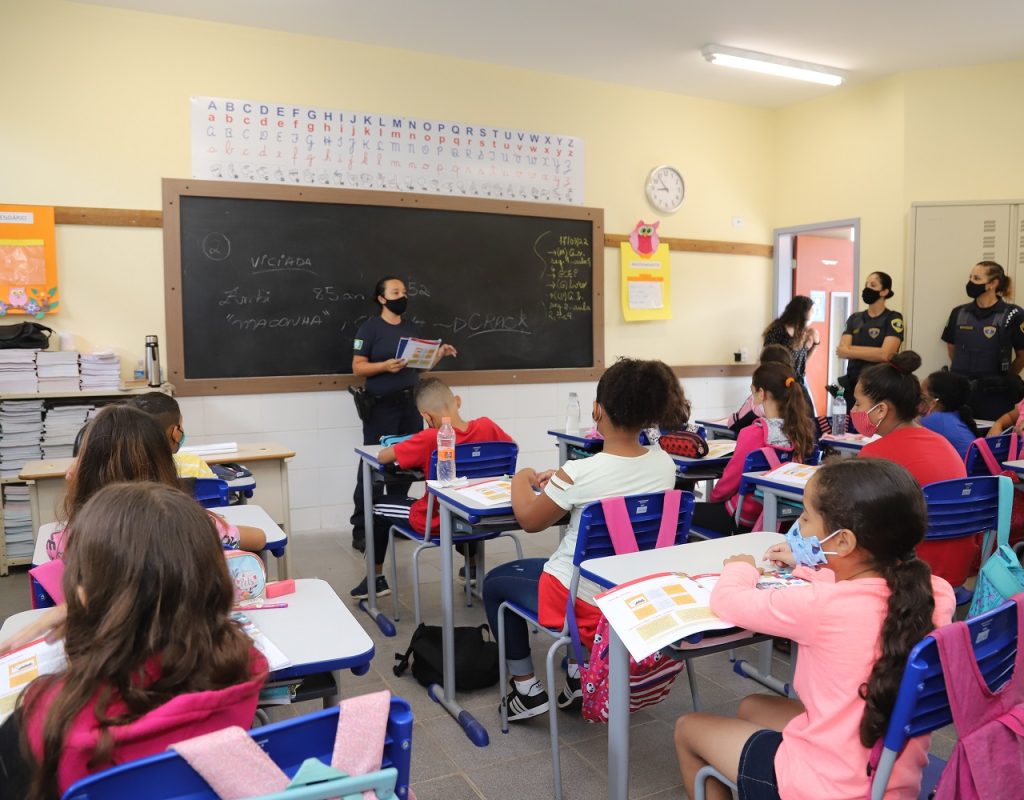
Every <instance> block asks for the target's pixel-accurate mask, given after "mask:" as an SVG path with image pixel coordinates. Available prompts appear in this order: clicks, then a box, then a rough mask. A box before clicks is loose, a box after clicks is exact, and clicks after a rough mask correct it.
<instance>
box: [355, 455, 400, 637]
mask: <svg viewBox="0 0 1024 800" xmlns="http://www.w3.org/2000/svg"><path fill="white" fill-rule="evenodd" d="M360 469H362V471H363V520H364V525H365V526H366V599H365V600H360V601H359V607H360V608H361V609H362V610H363V611H365V612H366V613H367V614H369V615H370V616H371V617H372V618H373V621H374V622H376V623H377V627H378V628H380V631H381V633H383V634H384V635H385V636H394V635H395V624H394V623H393V622H392V621H391V620H390V619H388V618H387V616H385V615H384V612H383V611H381V610H380V609H379V608H377V572H376V570H375V569H374V555H373V544H374V542H373V475H372V474H371V473H370V464H369V462H367V461H366V460H365V459H361V464H360Z"/></svg>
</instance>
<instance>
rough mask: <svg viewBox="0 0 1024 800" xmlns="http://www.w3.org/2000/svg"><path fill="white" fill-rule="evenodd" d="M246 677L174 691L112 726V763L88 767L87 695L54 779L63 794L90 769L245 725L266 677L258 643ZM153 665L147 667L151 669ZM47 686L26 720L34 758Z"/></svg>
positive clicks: (91, 717)
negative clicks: (173, 694) (224, 684)
mask: <svg viewBox="0 0 1024 800" xmlns="http://www.w3.org/2000/svg"><path fill="white" fill-rule="evenodd" d="M251 665H252V666H251V669H250V676H251V677H250V679H249V680H248V681H247V682H246V683H240V684H236V685H235V686H228V687H226V688H224V689H216V690H211V691H207V692H191V693H189V694H181V695H178V696H177V697H173V698H171V699H170V700H168V701H167V702H166V703H164V704H163V705H162V706H158V707H157V708H154V709H153V710H152V711H150V712H149V713H148V714H145V715H144V716H142V717H140V718H139V719H137V720H135V721H134V722H130V723H129V724H127V725H121V726H118V727H115V728H112V729H111V732H112V735H113V737H114V750H113V759H112V763H111V764H107V765H99V766H97V767H94V768H91V769H90V767H89V760H90V758H91V757H92V753H93V748H95V746H96V743H97V741H98V740H99V726H98V724H97V722H96V716H95V713H94V707H95V704H96V700H95V698H94V699H93V700H91V701H89V702H88V703H87V704H86V706H85V708H83V709H82V710H81V711H80V712H79V714H78V716H77V717H75V720H74V721H73V722H72V723H71V727H70V728H69V729H68V732H67V735H66V737H65V739H64V749H63V751H62V753H61V758H60V763H59V765H58V767H57V782H58V784H59V785H60V791H61V793H62V794H63V793H64V792H65V791H67V789H68V788H69V787H70V786H71V784H73V783H74V782H75V781H78V780H81V779H82V778H84V777H85V776H87V775H90V774H92V773H93V772H98V771H100V770H101V769H106V768H107V767H110V766H114V765H116V764H124V763H126V762H128V761H134V760H135V759H137V758H144V757H145V756H151V755H155V754H157V753H161V752H163V751H164V750H166V749H167V748H168V747H170V746H171V745H172V744H175V743H177V742H181V741H184V740H185V739H191V738H192V737H193V736H199V735H201V734H204V733H211V732H212V731H216V730H220V729H221V728H227V727H229V726H231V725H238V726H240V727H242V728H245V729H247V730H248V728H249V726H250V725H251V724H252V718H253V714H255V712H256V700H257V698H258V697H259V693H260V689H261V688H262V687H263V682H264V681H265V680H266V678H267V660H266V659H265V658H264V657H263V656H262V654H260V652H259V651H258V650H256V648H255V647H254V648H252V650H251ZM152 669H154V668H152V667H147V670H148V671H149V672H150V674H151V675H152ZM29 691H30V692H31V691H32V689H31V688H29ZM53 691H55V690H50V692H49V693H48V696H44V698H43V700H42V701H41V704H40V705H38V706H36V707H35V708H36V709H37V711H36V713H35V714H33V715H32V716H31V717H30V718H29V719H28V720H27V725H28V728H27V730H28V740H29V742H30V744H31V745H32V752H33V753H34V755H35V757H36V758H37V759H38V758H39V757H40V756H41V754H42V748H43V722H44V720H45V718H46V711H47V709H48V708H49V699H50V698H51V697H52V696H53ZM126 710H127V706H126V705H125V703H124V701H122V700H120V699H116V700H114V701H112V702H111V704H110V706H109V707H108V709H107V716H108V717H109V716H116V715H117V714H121V713H124V712H125V711H126Z"/></svg>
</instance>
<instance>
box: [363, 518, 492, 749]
mask: <svg viewBox="0 0 1024 800" xmlns="http://www.w3.org/2000/svg"><path fill="white" fill-rule="evenodd" d="M439 505H440V513H441V616H442V622H441V657H442V658H443V659H444V663H443V668H442V674H441V677H442V679H443V680H444V685H443V686H438V685H437V684H436V683H433V684H431V685H430V686H429V687H427V692H428V693H429V694H430V697H431V699H433V701H434V702H435V703H440V705H441V706H442V707H443V708H444V710H445V711H447V712H448V713H449V714H451V715H452V716H453V717H455V719H456V720H458V723H459V725H461V726H462V730H463V731H465V733H466V736H468V737H469V740H470V741H471V742H473V744H475V745H476V746H477V747H486V746H487V745H488V744H489V743H490V738H489V737H488V735H487V729H486V728H484V726H483V725H481V724H480V723H479V722H478V721H477V720H476V718H475V717H474V716H473V715H472V714H470V713H469V712H468V711H466V710H465V709H463V708H462V706H460V705H459V704H458V702H457V701H456V700H455V598H454V596H453V595H454V592H453V589H452V549H453V548H452V512H451V510H450V509H448V508H446V507H445V506H444V505H443V504H439ZM367 545H369V537H367ZM367 552H369V550H368V551H367ZM467 572H468V570H467Z"/></svg>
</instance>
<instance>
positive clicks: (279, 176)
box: [191, 97, 583, 205]
mask: <svg viewBox="0 0 1024 800" xmlns="http://www.w3.org/2000/svg"><path fill="white" fill-rule="evenodd" d="M191 104H192V111H191V119H192V177H193V178H204V179H207V180H233V181H250V182H254V183H264V182H266V183H290V184H303V185H311V186H332V187H340V188H349V189H383V190H386V191H393V192H421V193H425V194H441V195H456V196H464V197H483V198H492V199H501V200H525V201H533V202H542V203H567V204H572V203H575V204H579V205H582V203H583V142H582V140H580V139H579V138H578V137H575V136H567V135H565V134H551V133H542V132H539V131H528V130H519V129H512V128H502V127H496V126H491V125H487V124H480V123H479V122H469V123H463V122H449V121H446V120H438V119H431V118H421V117H396V116H391V115H388V114H377V113H366V112H362V111H345V110H342V109H336V108H324V107H313V106H296V105H289V104H280V103H270V102H257V101H253V100H239V99H234V98H224V97H193V98H191Z"/></svg>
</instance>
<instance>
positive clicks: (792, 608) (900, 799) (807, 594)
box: [675, 458, 955, 800]
mask: <svg viewBox="0 0 1024 800" xmlns="http://www.w3.org/2000/svg"><path fill="white" fill-rule="evenodd" d="M925 526H926V513H925V504H924V497H923V496H922V494H921V490H920V488H919V487H918V484H917V481H916V480H914V478H913V476H912V475H911V474H910V473H909V472H907V470H906V469H904V468H903V467H901V466H899V465H898V464H895V463H893V462H890V461H884V460H881V459H871V458H864V459H846V460H843V461H839V462H835V463H832V464H828V465H826V466H824V467H822V468H821V469H819V470H818V471H817V473H816V474H815V476H814V477H813V478H812V479H811V480H810V482H809V483H808V484H807V489H806V491H805V493H804V512H803V514H801V516H800V519H799V520H798V522H797V523H796V524H795V525H794V526H793V528H792V529H791V530H790V531H789V533H788V534H787V537H786V538H787V542H786V543H785V544H778V545H775V546H773V547H772V548H770V549H769V550H768V552H767V553H765V556H764V557H765V560H767V561H770V562H772V563H774V564H775V565H776V566H789V567H794V566H795V567H796V568H795V570H794V575H796V576H798V577H801V578H804V579H805V580H807V581H808V582H809V583H808V585H806V586H797V587H791V588H787V589H781V590H775V591H772V590H761V589H757V588H756V583H757V580H758V575H759V571H758V570H757V569H756V568H755V565H754V559H753V558H752V557H750V556H733V557H732V558H729V559H726V561H725V566H724V568H723V570H722V577H721V579H720V580H719V581H718V584H717V585H716V586H715V589H714V590H713V592H712V595H711V607H712V609H713V610H714V612H715V613H716V614H718V615H719V616H720V617H722V618H723V619H725V620H728V621H729V622H732V623H734V624H736V625H738V626H740V627H743V628H748V629H751V630H756V631H760V632H763V633H767V634H770V635H772V636H781V637H786V638H789V639H792V640H793V641H794V642H796V643H797V644H799V645H800V650H799V658H798V659H797V666H796V676H795V678H794V686H795V688H796V690H797V693H798V694H799V696H800V700H791V699H788V698H784V697H776V696H773V695H762V694H755V695H751V696H749V697H746V698H745V699H744V700H743V701H742V702H741V703H740V707H739V711H738V719H732V718H728V717H719V716H715V715H713V714H702V713H694V714H686V715H685V716H683V717H681V718H680V719H679V721H678V722H677V724H676V735H675V741H676V752H677V755H678V757H679V765H680V769H681V770H682V774H683V783H684V785H685V787H686V790H687V792H689V793H690V796H691V797H692V796H693V786H694V776H695V775H696V774H697V771H698V770H699V769H700V768H701V767H703V766H704V765H705V764H711V765H712V766H714V767H715V769H717V770H718V771H719V772H721V773H722V774H723V775H725V776H726V777H727V778H729V779H730V780H732V781H734V782H735V783H736V784H737V786H738V787H739V796H740V798H741V800H771V799H773V798H780V797H784V798H786V800H823V799H824V798H828V800H862V798H864V797H865V796H867V792H868V787H869V784H870V777H869V776H868V771H867V764H868V756H869V753H870V751H871V748H872V747H873V746H874V745H875V743H876V742H877V741H878V740H879V739H880V738H881V737H882V736H883V735H884V733H885V727H886V724H887V723H888V719H889V715H890V714H891V712H892V708H893V704H894V702H895V699H896V692H897V690H898V688H899V683H900V679H901V677H902V675H903V669H904V666H905V665H906V661H907V656H908V655H909V653H910V650H911V649H912V648H913V647H914V645H916V644H917V643H918V642H919V641H920V640H921V639H922V638H924V637H925V636H926V635H927V634H928V633H930V632H931V631H932V630H934V629H935V628H936V627H937V626H939V625H945V624H947V623H949V622H950V620H951V619H952V616H953V610H954V607H955V600H954V599H953V590H952V588H951V587H950V585H949V584H948V583H946V581H944V580H942V579H941V578H936V577H934V576H932V574H931V571H930V570H929V568H928V565H927V564H926V563H925V562H924V561H921V560H920V559H918V558H916V557H915V555H914V548H915V547H916V546H917V545H918V543H920V542H921V540H922V539H923V538H924V533H925ZM818 565H821V567H822V568H821V569H815V567H816V566H818ZM883 643H884V647H883ZM883 651H884V654H883ZM928 743H929V739H928V737H927V736H921V737H917V738H915V739H912V740H911V741H910V742H909V743H908V744H907V747H906V749H905V750H904V751H903V753H902V754H901V755H900V757H899V758H898V759H897V761H896V765H895V767H894V769H893V773H892V777H891V778H890V780H889V785H888V790H887V791H886V797H887V798H894V800H913V799H914V798H916V797H917V795H918V788H919V785H920V782H921V770H922V769H923V768H924V766H925V764H926V763H927V752H928ZM707 788H708V794H707V796H708V798H727V797H728V796H729V795H728V793H727V791H726V789H725V787H724V786H722V785H721V784H720V783H718V782H717V781H713V780H711V781H708V786H707Z"/></svg>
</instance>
